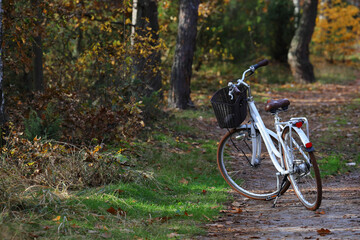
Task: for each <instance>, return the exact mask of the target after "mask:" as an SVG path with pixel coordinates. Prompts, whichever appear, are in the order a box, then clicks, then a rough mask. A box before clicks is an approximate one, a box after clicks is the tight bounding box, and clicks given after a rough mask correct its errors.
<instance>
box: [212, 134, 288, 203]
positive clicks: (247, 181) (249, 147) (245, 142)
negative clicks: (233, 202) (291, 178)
mask: <svg viewBox="0 0 360 240" xmlns="http://www.w3.org/2000/svg"><path fill="white" fill-rule="evenodd" d="M250 132H251V131H250V128H242V129H233V130H231V131H229V132H228V133H227V134H226V135H225V136H224V137H223V138H222V140H221V142H220V144H219V147H218V153H217V163H218V167H219V170H220V172H221V174H222V176H223V177H224V179H225V180H226V182H227V183H228V184H229V185H230V186H231V187H232V188H233V189H234V190H236V191H237V192H239V193H241V194H242V195H244V196H246V197H248V198H252V199H258V200H270V199H272V198H274V197H276V194H277V177H276V172H277V171H276V168H275V167H274V165H273V163H272V161H271V159H270V157H269V154H268V153H267V149H266V147H265V144H264V143H263V141H262V138H261V135H260V133H259V132H258V131H256V135H257V136H256V137H255V138H252V137H251V134H250ZM272 140H273V141H274V143H275V145H277V142H278V141H277V140H276V139H274V138H272ZM253 141H255V142H256V143H255V144H253ZM254 147H255V148H256V150H255V151H253V148H254ZM253 157H254V158H255V164H252V162H254V160H253V161H252V158H253ZM286 184H287V185H286V186H285V187H284V188H283V190H282V193H284V192H285V191H286V190H287V189H288V187H289V186H290V184H289V183H288V182H286Z"/></svg>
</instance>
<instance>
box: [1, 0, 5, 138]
mask: <svg viewBox="0 0 360 240" xmlns="http://www.w3.org/2000/svg"><path fill="white" fill-rule="evenodd" d="M2 20H3V8H2V0H0V125H1V126H3V124H4V123H5V121H6V118H5V98H4V92H3V82H4V79H3V78H4V65H3V61H2V58H3V55H2V54H3V51H2V43H3V24H2V22H3V21H2ZM0 139H2V136H0Z"/></svg>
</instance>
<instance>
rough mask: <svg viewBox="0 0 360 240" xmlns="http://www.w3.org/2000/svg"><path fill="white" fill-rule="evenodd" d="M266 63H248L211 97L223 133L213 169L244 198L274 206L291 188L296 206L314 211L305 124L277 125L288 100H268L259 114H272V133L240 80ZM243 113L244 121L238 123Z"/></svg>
mask: <svg viewBox="0 0 360 240" xmlns="http://www.w3.org/2000/svg"><path fill="white" fill-rule="evenodd" d="M267 64H268V61H267V60H262V61H260V62H259V63H257V64H255V65H252V66H251V67H250V68H249V69H247V70H246V71H244V73H243V75H242V78H241V79H238V80H237V83H236V84H233V83H231V82H230V83H229V85H228V87H226V88H223V89H220V90H219V91H217V92H216V93H215V94H214V96H213V97H212V99H211V103H212V105H213V109H214V112H215V115H216V118H217V121H218V124H219V126H220V127H221V128H227V129H228V133H226V134H225V135H224V136H223V138H222V139H221V141H220V143H219V146H218V152H217V163H218V167H219V170H220V172H221V174H222V176H223V177H224V179H225V180H226V182H227V183H228V184H229V185H230V186H231V187H232V188H233V189H234V190H236V191H237V192H239V193H241V194H242V195H244V196H246V197H248V198H253V199H259V200H272V199H275V200H274V206H275V204H276V202H277V200H278V198H279V197H280V196H281V195H282V194H284V193H285V192H286V191H287V190H288V188H289V187H290V185H292V187H293V189H294V191H295V193H296V195H297V197H298V198H299V200H300V201H301V202H302V204H303V205H304V206H305V207H306V208H307V209H310V210H316V209H318V208H319V207H320V204H321V200H322V185H321V178H320V172H319V167H318V165H317V163H316V160H315V155H314V148H313V146H312V143H311V142H310V140H309V125H308V120H307V119H306V118H305V117H296V118H291V119H290V120H289V121H286V122H283V121H281V118H280V117H279V113H280V112H282V111H286V110H287V109H288V106H289V105H290V101H289V100H287V99H281V100H269V101H268V102H267V104H266V106H265V110H266V111H267V112H270V113H272V114H273V115H274V118H275V131H276V132H273V131H271V130H269V129H268V128H266V127H265V125H264V122H263V120H262V118H261V116H260V114H259V112H258V110H257V108H256V106H255V103H254V99H253V97H252V95H251V90H250V85H249V84H247V83H245V81H244V80H245V78H246V77H248V76H250V75H252V74H253V73H254V72H255V70H256V69H257V68H259V67H262V66H266V65H267ZM248 112H249V115H250V117H249V121H248V122H247V123H245V124H242V125H241V123H242V122H243V121H244V120H245V118H246V116H247V113H248ZM302 128H305V129H306V132H304V131H303V130H302ZM230 129H231V130H230Z"/></svg>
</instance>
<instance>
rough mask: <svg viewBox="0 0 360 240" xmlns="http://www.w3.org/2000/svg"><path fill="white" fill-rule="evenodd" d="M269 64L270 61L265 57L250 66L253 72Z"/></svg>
mask: <svg viewBox="0 0 360 240" xmlns="http://www.w3.org/2000/svg"><path fill="white" fill-rule="evenodd" d="M268 64H269V61H268V60H267V59H264V60H261V61H260V62H258V63H256V64H254V65H251V66H250V70H251V71H252V72H254V71H255V70H256V69H258V68H260V67H264V66H266V65H268Z"/></svg>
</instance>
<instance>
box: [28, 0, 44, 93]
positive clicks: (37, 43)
mask: <svg viewBox="0 0 360 240" xmlns="http://www.w3.org/2000/svg"><path fill="white" fill-rule="evenodd" d="M31 3H32V5H33V9H34V10H35V11H36V12H37V14H36V17H37V19H36V21H35V30H36V31H35V33H34V42H33V52H34V60H33V66H34V75H33V76H34V90H35V91H40V92H43V91H44V73H43V50H42V39H41V32H42V27H41V23H42V8H41V7H40V4H39V0H31Z"/></svg>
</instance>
